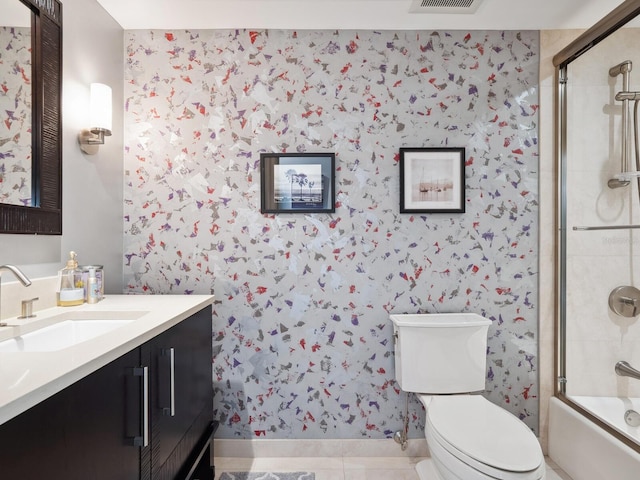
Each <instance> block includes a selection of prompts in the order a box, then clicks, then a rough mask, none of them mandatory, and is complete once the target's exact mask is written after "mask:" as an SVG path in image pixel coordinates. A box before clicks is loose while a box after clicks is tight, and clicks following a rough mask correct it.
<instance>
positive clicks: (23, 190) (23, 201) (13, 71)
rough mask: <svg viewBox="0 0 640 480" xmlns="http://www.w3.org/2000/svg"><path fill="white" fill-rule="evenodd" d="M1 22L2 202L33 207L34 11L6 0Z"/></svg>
mask: <svg viewBox="0 0 640 480" xmlns="http://www.w3.org/2000/svg"><path fill="white" fill-rule="evenodd" d="M0 22H1V23H0V112H3V115H2V117H1V118H2V121H0V160H1V161H2V163H0V203H8V204H11V205H24V206H27V207H30V206H31V202H32V194H31V192H32V188H31V186H32V182H31V175H32V170H31V158H32V155H31V144H32V137H31V128H32V127H31V125H32V115H31V85H32V82H31V80H32V75H31V10H29V9H28V8H27V7H26V5H24V4H22V3H20V2H16V1H15V0H4V2H3V4H2V19H1V20H0Z"/></svg>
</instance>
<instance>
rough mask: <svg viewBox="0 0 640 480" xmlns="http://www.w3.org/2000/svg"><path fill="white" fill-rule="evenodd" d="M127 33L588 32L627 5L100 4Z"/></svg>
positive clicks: (594, 0)
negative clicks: (416, 8) (438, 10)
mask: <svg viewBox="0 0 640 480" xmlns="http://www.w3.org/2000/svg"><path fill="white" fill-rule="evenodd" d="M98 2H99V3H100V4H102V6H103V7H104V8H105V10H107V12H109V14H111V16H112V17H113V18H114V19H115V20H116V21H117V22H118V23H119V24H120V25H121V26H122V27H123V28H124V29H125V30H132V29H175V28H188V29H197V28H198V29H200V28H201V29H218V28H220V29H227V28H260V29H263V28H270V29H297V30H305V29H315V30H318V29H372V30H385V29H392V30H421V29H447V30H547V29H572V28H579V29H582V28H588V27H590V26H592V25H593V24H594V23H596V22H597V21H598V20H600V19H601V18H602V17H604V16H605V15H606V14H607V13H609V12H610V11H611V10H613V9H614V8H616V7H617V6H618V5H620V4H621V3H623V0H483V2H482V3H481V4H480V7H479V8H478V10H477V11H476V12H475V13H473V14H426V13H409V8H410V6H411V0H98Z"/></svg>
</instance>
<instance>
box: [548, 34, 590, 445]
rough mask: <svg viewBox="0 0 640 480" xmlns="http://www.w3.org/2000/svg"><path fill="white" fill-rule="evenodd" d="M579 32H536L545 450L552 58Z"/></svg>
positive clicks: (551, 315) (551, 330)
mask: <svg viewBox="0 0 640 480" xmlns="http://www.w3.org/2000/svg"><path fill="white" fill-rule="evenodd" d="M582 32H583V30H544V31H542V32H540V92H539V95H540V128H539V132H540V139H541V140H540V177H539V178H540V181H539V195H540V207H539V208H540V220H539V223H540V230H539V238H540V240H539V252H538V257H539V268H540V271H539V281H538V296H539V298H538V317H539V355H540V362H539V373H540V375H539V382H540V390H539V393H540V402H539V406H540V422H539V423H540V431H539V434H538V437H539V439H540V442H541V444H542V449H543V451H544V452H545V453H546V451H547V443H548V442H547V432H548V425H549V415H548V411H549V399H550V397H551V396H552V395H553V394H554V387H555V378H554V366H555V351H554V346H555V297H556V289H555V281H556V278H555V275H556V274H555V261H556V255H555V253H556V252H555V236H556V232H557V230H556V226H555V215H556V204H555V196H556V188H557V175H556V164H555V148H554V147H555V144H554V138H555V134H554V126H555V125H554V123H555V122H554V94H555V91H556V88H555V78H554V74H555V68H554V66H553V57H554V55H556V54H557V53H558V52H559V51H560V50H562V49H563V48H564V47H566V46H567V45H568V44H569V43H571V42H572V41H573V40H574V39H575V38H576V37H578V35H580V34H581V33H582Z"/></svg>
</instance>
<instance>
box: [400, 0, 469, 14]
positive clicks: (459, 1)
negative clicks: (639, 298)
mask: <svg viewBox="0 0 640 480" xmlns="http://www.w3.org/2000/svg"><path fill="white" fill-rule="evenodd" d="M481 3H482V0H412V2H411V7H410V8H409V12H410V13H473V12H475V11H476V10H477V9H478V7H479V6H480V4H481Z"/></svg>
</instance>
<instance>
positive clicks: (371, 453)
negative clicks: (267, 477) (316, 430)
mask: <svg viewBox="0 0 640 480" xmlns="http://www.w3.org/2000/svg"><path fill="white" fill-rule="evenodd" d="M213 455H214V457H241V458H260V457H427V456H429V451H428V449H427V441H426V439H424V438H421V439H410V440H409V441H408V442H407V448H406V449H405V450H402V448H401V447H400V445H399V444H397V443H396V442H395V441H394V440H393V439H392V438H388V439H383V440H366V439H364V440H357V439H347V440H295V439H294V440H265V439H251V440H226V439H214V440H213Z"/></svg>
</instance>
